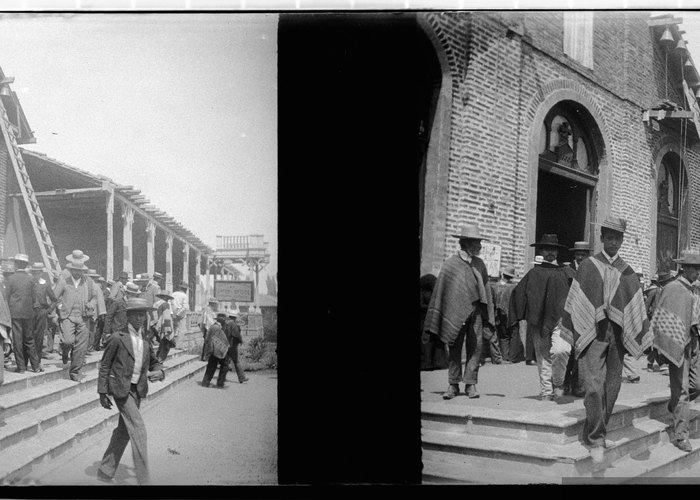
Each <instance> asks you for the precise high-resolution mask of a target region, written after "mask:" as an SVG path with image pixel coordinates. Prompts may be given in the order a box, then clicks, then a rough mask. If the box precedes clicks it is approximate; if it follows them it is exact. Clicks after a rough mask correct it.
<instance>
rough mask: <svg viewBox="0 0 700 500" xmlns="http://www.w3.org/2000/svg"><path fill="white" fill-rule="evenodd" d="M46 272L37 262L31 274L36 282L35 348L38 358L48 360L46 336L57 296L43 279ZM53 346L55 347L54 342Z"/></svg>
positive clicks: (30, 270) (34, 304)
mask: <svg viewBox="0 0 700 500" xmlns="http://www.w3.org/2000/svg"><path fill="white" fill-rule="evenodd" d="M44 270H45V269H44V264H42V263H41V262H35V263H34V264H32V266H31V268H30V269H29V272H30V273H31V274H32V280H33V281H34V303H33V306H34V347H35V349H36V353H37V355H38V356H41V357H42V358H43V357H47V358H48V352H47V353H46V355H45V354H44V336H46V335H47V332H48V317H49V314H51V313H52V312H53V310H54V308H55V307H56V296H55V295H54V294H53V289H52V288H51V284H50V283H49V282H48V281H46V280H45V279H44V278H43V277H42V275H43V274H44ZM51 346H52V347H53V342H52V343H51Z"/></svg>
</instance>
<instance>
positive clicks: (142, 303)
mask: <svg viewBox="0 0 700 500" xmlns="http://www.w3.org/2000/svg"><path fill="white" fill-rule="evenodd" d="M154 309H155V308H154V307H152V306H149V305H148V301H146V299H142V298H140V297H130V298H128V299H127V301H126V312H129V311H153V310H154Z"/></svg>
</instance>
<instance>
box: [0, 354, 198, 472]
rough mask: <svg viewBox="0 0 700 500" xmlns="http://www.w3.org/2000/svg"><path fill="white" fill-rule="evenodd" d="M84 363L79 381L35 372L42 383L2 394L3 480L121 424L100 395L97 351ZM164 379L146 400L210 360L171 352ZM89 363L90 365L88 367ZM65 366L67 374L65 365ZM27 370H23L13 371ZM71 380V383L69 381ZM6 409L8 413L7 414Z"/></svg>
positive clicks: (153, 386) (0, 441) (192, 374)
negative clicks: (86, 364)
mask: <svg viewBox="0 0 700 500" xmlns="http://www.w3.org/2000/svg"><path fill="white" fill-rule="evenodd" d="M93 357H94V358H95V359H91V360H90V362H89V363H88V364H89V365H91V366H89V367H87V366H86V367H84V368H83V371H84V373H86V375H87V377H86V378H85V379H84V380H83V381H82V382H80V383H76V382H73V381H70V380H65V379H62V378H55V375H54V374H53V372H48V373H43V374H42V373H40V374H31V375H30V377H31V378H41V377H44V380H43V382H41V381H39V380H35V381H32V382H34V383H29V384H28V386H27V385H24V386H23V385H22V383H17V385H16V386H15V388H14V390H13V391H11V392H9V393H8V394H4V395H1V396H0V405H2V406H3V409H2V410H1V411H2V413H0V416H2V420H0V449H2V450H3V453H2V454H0V483H2V484H13V483H16V482H17V481H19V480H20V479H21V478H22V477H24V476H26V475H27V474H29V473H31V470H32V468H33V467H34V466H35V465H38V464H41V463H43V462H45V461H47V460H50V459H52V458H54V457H56V456H58V455H61V454H62V453H64V452H66V451H68V450H69V449H71V448H73V447H74V446H76V445H78V444H79V443H81V442H83V441H84V440H85V439H87V438H90V437H92V436H93V435H95V434H96V433H99V432H100V431H102V430H105V429H106V428H108V427H114V426H116V424H117V420H118V418H119V413H118V411H117V410H116V406H115V407H113V409H112V410H105V409H104V408H102V407H101V406H100V404H99V397H98V395H97V369H96V368H97V361H98V360H99V359H100V358H101V353H99V355H98V356H93ZM164 365H165V367H166V378H165V380H164V381H163V382H155V383H152V384H149V394H148V396H147V397H146V399H145V400H144V402H143V404H148V402H149V401H153V400H154V399H156V398H158V397H160V396H162V395H163V394H166V393H167V392H169V391H170V390H171V389H172V388H173V387H175V386H177V385H178V384H179V383H181V382H183V381H186V380H189V379H191V378H192V377H195V376H197V374H201V372H202V371H203V370H204V368H205V366H206V364H205V363H204V362H202V361H201V360H200V359H199V355H194V354H186V353H185V352H184V351H180V350H175V349H173V351H171V353H170V355H169V356H168V359H167V360H166V361H165V363H164ZM86 368H87V369H86ZM62 371H65V373H66V376H67V369H66V370H62ZM14 375H25V374H14ZM68 384H70V385H68ZM6 410H8V411H9V413H6Z"/></svg>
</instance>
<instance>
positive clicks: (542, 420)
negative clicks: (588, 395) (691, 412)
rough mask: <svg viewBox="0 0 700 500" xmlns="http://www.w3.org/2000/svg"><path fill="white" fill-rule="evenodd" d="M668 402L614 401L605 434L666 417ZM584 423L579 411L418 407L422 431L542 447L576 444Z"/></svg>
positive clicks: (663, 397)
mask: <svg viewBox="0 0 700 500" xmlns="http://www.w3.org/2000/svg"><path fill="white" fill-rule="evenodd" d="M668 398H669V394H668V391H664V392H660V393H657V394H652V395H650V396H649V397H648V398H647V399H646V400H645V401H618V402H617V404H616V405H615V408H614V410H613V413H612V415H611V416H610V421H609V422H608V426H607V428H608V430H609V431H614V430H616V429H620V428H624V427H627V426H630V425H633V423H634V422H636V421H638V420H641V419H648V418H652V419H654V418H659V417H663V416H664V415H668V411H667V409H666V404H667V403H668ZM585 419H586V411H585V410H584V409H583V408H579V409H576V410H571V411H569V412H566V413H564V414H562V413H561V412H560V411H558V410H556V409H553V410H552V411H549V412H544V413H539V412H537V413H535V412H527V411H514V410H504V409H494V408H484V407H479V406H469V405H454V404H445V403H422V404H421V420H422V426H423V428H424V429H430V430H435V431H443V432H451V433H463V434H476V435H479V436H492V437H502V438H509V439H522V440H527V441H533V442H542V443H553V444H565V443H573V442H576V441H578V440H579V438H580V435H581V433H582V431H583V423H584V421H585Z"/></svg>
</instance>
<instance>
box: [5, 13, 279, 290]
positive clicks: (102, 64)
mask: <svg viewBox="0 0 700 500" xmlns="http://www.w3.org/2000/svg"><path fill="white" fill-rule="evenodd" d="M277 17H278V16H277V15H276V14H220V13H219V14H190V13H180V14H68V13H66V14H2V15H0V47H2V50H1V51H0V67H2V69H3V71H4V73H5V75H6V76H11V77H14V78H15V81H14V83H13V84H12V85H11V86H12V89H13V90H14V91H15V92H16V93H17V95H18V97H19V99H20V103H21V104H22V108H23V109H24V113H25V115H26V117H27V121H28V122H29V125H30V127H31V129H32V130H33V131H34V136H35V137H36V144H33V145H25V146H24V147H25V148H27V149H31V150H34V151H39V152H41V153H45V154H46V155H48V156H49V157H52V158H55V159H57V160H60V161H62V162H63V163H66V164H68V165H71V166H74V167H78V168H81V169H84V170H87V171H89V172H91V173H95V174H102V175H105V176H107V177H110V178H111V179H113V180H114V181H116V182H117V183H119V184H126V185H133V186H134V187H135V188H136V189H140V190H141V192H142V194H143V195H144V196H146V197H147V198H148V199H149V200H150V201H151V203H153V204H154V205H156V206H157V207H158V208H160V209H161V210H164V211H165V212H167V213H168V214H169V215H171V216H172V217H174V218H175V219H176V220H177V221H179V222H180V223H182V224H183V225H184V226H185V227H186V228H187V229H189V230H190V231H192V232H193V233H194V234H195V235H196V236H197V237H199V238H200V239H201V240H202V241H203V242H204V243H205V244H207V245H209V246H210V247H212V248H215V247H216V236H217V235H246V234H263V235H264V236H265V241H267V242H269V247H268V250H269V253H270V254H271V258H270V264H268V266H267V267H266V268H265V270H264V271H263V272H262V273H261V275H260V292H262V293H265V292H266V286H265V279H266V277H267V276H268V273H269V274H270V275H272V276H274V275H275V273H276V271H277ZM49 229H50V228H49Z"/></svg>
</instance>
